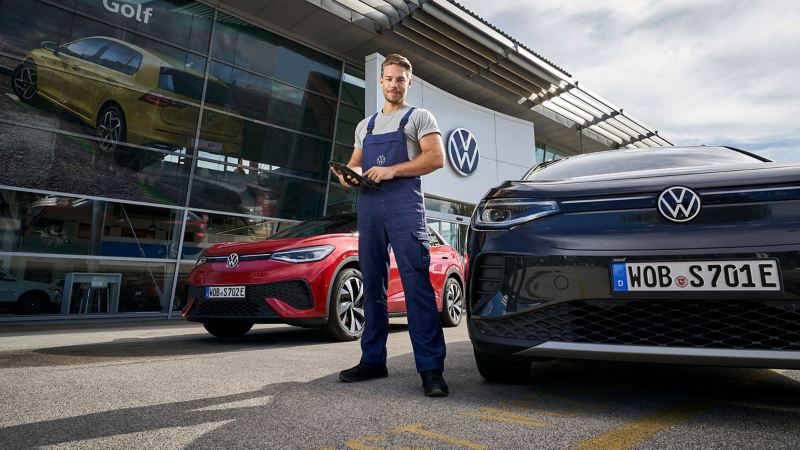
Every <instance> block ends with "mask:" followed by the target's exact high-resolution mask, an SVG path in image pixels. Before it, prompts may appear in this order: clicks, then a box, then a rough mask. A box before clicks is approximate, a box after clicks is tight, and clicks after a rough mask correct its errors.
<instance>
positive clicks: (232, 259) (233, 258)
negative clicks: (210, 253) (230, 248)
mask: <svg viewBox="0 0 800 450" xmlns="http://www.w3.org/2000/svg"><path fill="white" fill-rule="evenodd" d="M227 264H228V269H233V268H234V267H236V266H238V265H239V255H237V254H236V253H231V254H230V255H228V261H227Z"/></svg>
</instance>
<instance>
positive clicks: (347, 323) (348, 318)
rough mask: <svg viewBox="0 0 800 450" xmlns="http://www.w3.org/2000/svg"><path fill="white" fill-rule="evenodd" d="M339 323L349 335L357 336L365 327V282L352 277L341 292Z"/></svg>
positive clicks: (347, 280) (346, 281)
mask: <svg viewBox="0 0 800 450" xmlns="http://www.w3.org/2000/svg"><path fill="white" fill-rule="evenodd" d="M338 312H339V322H341V324H342V328H344V329H345V330H347V332H348V333H351V334H355V333H358V332H359V331H361V329H362V328H363V327H364V282H363V281H361V279H359V278H357V277H350V278H348V279H346V280H345V281H344V283H342V288H341V289H340V290H339V310H338Z"/></svg>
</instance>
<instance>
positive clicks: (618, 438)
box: [571, 399, 719, 450]
mask: <svg viewBox="0 0 800 450" xmlns="http://www.w3.org/2000/svg"><path fill="white" fill-rule="evenodd" d="M717 403H719V401H717V400H710V399H690V400H684V401H682V402H678V403H675V404H673V405H671V406H668V407H666V408H664V409H662V410H660V411H656V412H655V413H653V414H650V415H647V416H645V417H642V418H641V419H637V420H634V421H632V422H628V423H626V424H624V425H622V426H620V427H617V428H615V429H613V430H611V431H608V432H606V433H603V434H601V435H599V436H595V437H593V438H589V439H586V440H584V441H582V442H580V443H578V444H577V445H574V446H572V447H571V449H572V450H590V449H591V450H594V449H602V450H611V449H618V450H623V449H628V448H631V447H633V446H634V445H636V444H638V443H640V442H642V441H644V440H645V439H647V438H649V437H651V436H653V435H655V434H656V433H659V432H661V431H664V430H666V429H667V428H669V427H672V426H675V425H677V424H679V423H681V422H683V421H685V420H688V419H690V418H692V417H694V416H696V415H698V414H700V413H702V412H704V411H706V410H708V409H710V408H711V407H712V406H714V405H715V404H717Z"/></svg>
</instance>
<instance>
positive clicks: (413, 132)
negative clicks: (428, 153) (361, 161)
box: [355, 105, 441, 159]
mask: <svg viewBox="0 0 800 450" xmlns="http://www.w3.org/2000/svg"><path fill="white" fill-rule="evenodd" d="M410 108H411V105H406V106H404V107H402V108H400V109H398V110H397V111H394V112H391V113H389V114H384V113H383V112H379V113H378V117H377V118H375V128H373V130H372V134H384V133H391V132H392V131H396V130H397V129H398V128H400V120H402V119H403V116H405V115H406V113H407V112H408V110H409V109H410ZM370 117H372V116H370ZM369 119H370V118H369V117H367V118H366V119H364V120H362V121H361V122H359V123H358V126H357V127H356V143H355V148H361V149H363V148H364V138H365V137H366V136H367V125H368V124H369ZM404 131H405V133H406V149H408V159H414V158H416V157H417V156H418V155H419V154H420V153H422V149H420V146H419V140H420V139H421V138H422V137H423V136H425V135H428V134H431V133H439V134H441V132H440V131H439V125H438V124H437V123H436V119H435V118H434V117H433V114H431V112H430V111H428V110H427V109H422V108H417V109H415V110H414V112H412V113H411V117H409V118H408V123H407V124H406V127H405V129H404Z"/></svg>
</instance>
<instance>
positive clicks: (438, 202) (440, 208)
mask: <svg viewBox="0 0 800 450" xmlns="http://www.w3.org/2000/svg"><path fill="white" fill-rule="evenodd" d="M425 209H426V210H428V211H437V212H442V213H446V214H454V215H457V216H467V217H468V216H471V215H472V211H473V210H474V209H475V205H473V204H471V203H462V202H456V201H451V200H444V199H439V198H436V197H431V196H425Z"/></svg>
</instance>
